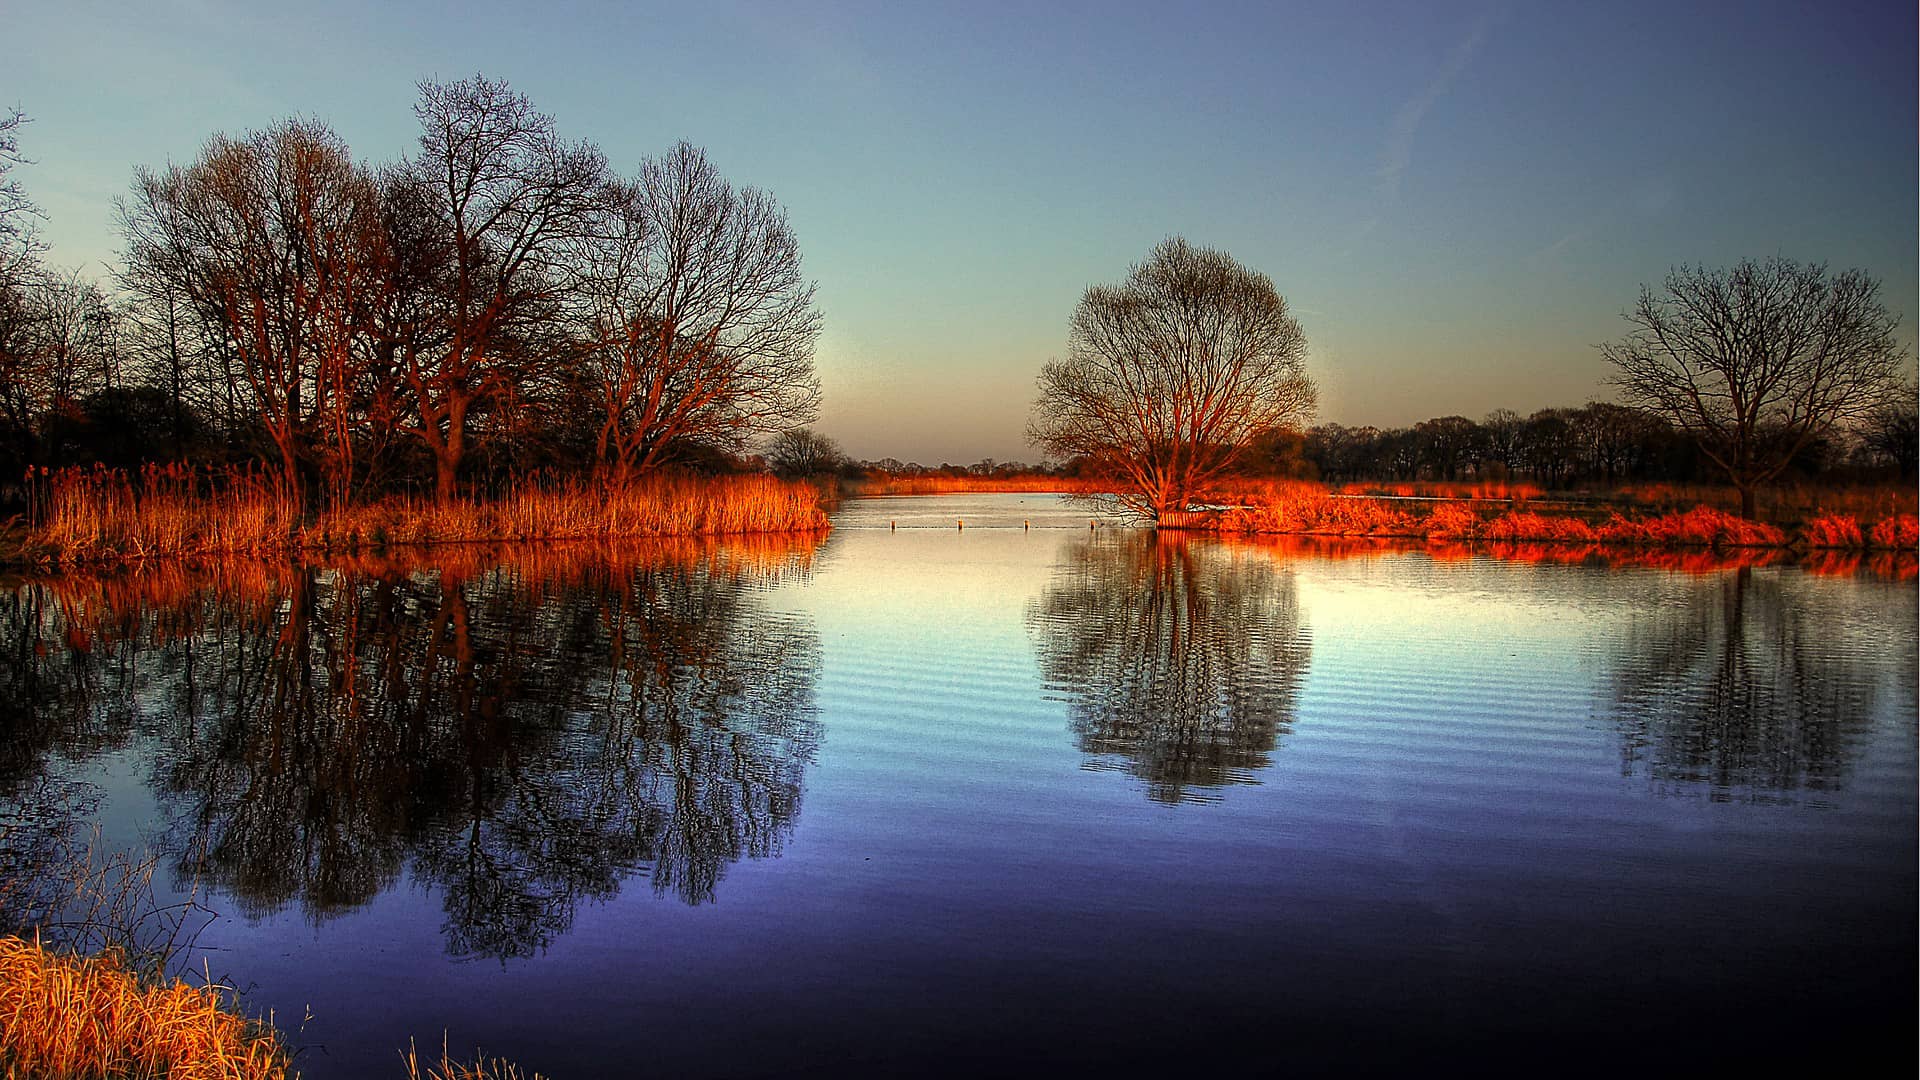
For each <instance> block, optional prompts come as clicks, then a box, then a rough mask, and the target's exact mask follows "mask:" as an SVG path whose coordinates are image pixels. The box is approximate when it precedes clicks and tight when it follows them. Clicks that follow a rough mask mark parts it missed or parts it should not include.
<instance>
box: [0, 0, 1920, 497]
mask: <svg viewBox="0 0 1920 1080" xmlns="http://www.w3.org/2000/svg"><path fill="white" fill-rule="evenodd" d="M7 6H8V8H9V11H8V12H7V13H6V14H5V15H4V16H0V25H4V26H5V27H6V33H7V36H8V38H9V39H11V40H12V41H13V42H15V43H16V44H15V45H14V47H12V48H10V49H8V50H7V52H8V57H7V63H6V66H5V67H4V68H0V106H5V105H17V106H18V107H20V108H21V109H22V110H24V111H25V112H26V113H27V114H28V115H29V116H31V117H32V118H33V122H32V123H31V124H30V125H28V126H27V127H26V128H24V129H23V130H22V131H21V133H20V135H21V143H22V146H21V149H22V152H23V153H24V154H25V155H26V156H27V157H29V158H31V159H33V160H34V162H35V164H34V165H32V166H31V167H26V168H23V169H21V170H19V171H18V175H19V177H20V179H21V180H22V182H23V183H24V184H25V185H26V187H27V190H28V193H29V195H30V196H31V197H32V198H33V199H34V200H35V201H36V202H37V203H38V204H39V205H40V207H41V208H42V209H43V210H44V211H45V212H46V214H47V220H46V221H45V222H44V224H43V235H44V237H45V239H47V240H48V241H49V242H50V244H51V247H52V250H51V253H50V259H51V261H53V262H55V263H58V264H63V265H69V266H82V267H85V268H87V269H89V270H91V271H94V272H97V273H100V274H102V275H104V274H105V273H106V270H107V268H108V267H109V266H110V265H111V264H112V263H113V262H114V261H115V260H116V258H117V252H118V251H119V249H120V246H121V245H120V239H119V236H118V234H117V232H116V231H115V228H114V217H113V202H114V200H115V198H117V197H119V196H121V195H123V194H124V193H125V192H126V191H127V189H128V184H129V181H130V180H131V177H132V172H133V169H134V167H135V166H136V165H141V164H145V165H161V164H164V163H166V162H168V161H178V162H185V161H190V160H192V159H193V158H194V157H195V156H196V155H197V154H198V152H199V150H200V147H201V145H202V144H203V143H204V141H205V140H206V139H207V137H208V136H210V135H212V134H214V133H215V132H224V133H227V134H232V135H238V134H242V133H244V132H247V131H251V130H257V129H260V128H264V127H267V126H269V125H271V124H273V123H275V122H277V121H279V120H282V119H285V118H288V117H292V116H306V117H314V118H318V119H321V120H324V121H326V122H327V123H329V124H330V125H332V127H333V128H334V129H335V130H336V131H337V132H339V133H340V134H341V135H342V136H343V137H344V138H345V139H346V141H347V142H348V144H349V145H350V146H351V147H352V148H353V151H354V153H355V154H356V155H357V156H359V157H361V158H362V159H364V160H367V161H369V162H384V161H390V160H394V159H397V158H399V157H401V156H403V155H406V154H408V153H410V152H412V151H413V150H414V148H415V140H416V139H417V136H418V128H417V125H416V121H415V119H414V117H413V113H412V104H413V101H414V99H415V97H416V95H417V89H416V86H417V84H418V82H419V81H420V80H422V79H447V80H450V79H454V78H460V77H464V76H467V75H471V74H473V73H475V72H482V73H485V74H486V75H488V76H489V77H492V78H501V79H505V80H506V81H507V82H509V83H510V84H511V85H512V86H513V87H514V88H515V89H516V90H519V91H520V92H522V93H524V94H526V95H527V96H528V97H529V98H531V99H532V101H533V102H534V104H535V105H536V106H537V107H538V108H540V109H541V110H542V111H544V112H547V113H550V114H552V115H553V116H554V117H555V119H556V121H557V123H558V125H559V127H560V129H561V131H562V132H563V133H564V134H566V135H568V136H570V137H576V138H586V139H590V140H592V141H594V142H595V143H597V144H598V145H599V146H601V147H602V148H603V149H604V150H605V151H606V153H607V156H608V158H609V160H610V161H611V162H612V163H613V164H614V166H615V167H617V168H620V169H621V170H623V171H626V172H632V171H633V170H634V169H635V168H636V166H637V165H638V163H639V162H640V161H641V160H642V159H644V158H647V157H650V156H655V155H658V154H660V153H662V152H663V151H665V150H666V149H667V148H668V147H670V146H671V145H672V144H673V143H674V142H676V141H678V140H681V139H685V140H687V141H689V142H692V143H694V144H696V145H698V146H701V147H704V148H705V149H706V150H707V152H708V155H709V157H710V159H711V160H712V161H713V162H714V164H715V165H716V167H717V168H719V170H720V171H721V172H722V174H723V175H725V176H726V177H727V178H728V179H730V180H732V181H733V182H734V183H736V184H740V185H750V186H754V187H759V188H762V189H764V190H766V191H768V192H770V193H771V194H772V195H773V196H774V197H775V198H776V199H778V200H779V201H780V202H781V203H782V204H783V205H784V206H785V207H786V209H787V212H788V215H789V220H790V221H791V223H792V225H793V227H794V230H795V232H796V234H797V235H798V238H799V242H800V246H801V251H802V254H803V258H804V261H805V266H806V272H807V274H808V276H809V277H810V278H812V279H813V280H815V281H817V282H818V293H817V300H818V303H819V307H820V309H821V312H822V315H823V317H824V325H825V329H824V332H823V334H822V336H821V339H820V343H819V347H818V350H817V352H816V367H817V370H818V372H819V376H820V380H821V384H822V390H823V392H824V401H823V405H822V411H821V416H820V420H819V423H818V424H817V425H816V426H817V429H818V430H819V431H821V432H822V433H824V434H827V435H829V436H832V437H833V438H835V439H836V440H837V441H839V443H840V444H841V445H842V447H843V448H844V449H845V450H846V451H847V452H848V453H849V454H851V455H852V456H854V457H856V458H869V459H874V458H881V457H889V456H890V457H897V458H900V459H902V460H917V461H920V462H923V463H926V464H936V463H938V462H941V461H952V462H973V461H977V460H979V459H981V458H983V457H991V458H995V459H997V460H1001V461H1008V460H1035V459H1037V457H1038V454H1037V451H1035V450H1033V449H1032V448H1031V447H1029V446H1027V444H1026V442H1025V439H1024V435H1023V432H1024V428H1025V424H1026V418H1027V412H1028V408H1029V406H1030V404H1031V402H1032V399H1033V396H1034V390H1035V378H1036V376H1037V375H1038V373H1039V370H1040V367H1041V365H1042V364H1043V363H1045V362H1046V361H1047V360H1048V359H1050V358H1052V357H1055V356H1058V355H1060V354H1061V353H1062V352H1063V351H1064V348H1065V345H1066V333H1067V320H1068V317H1069V316H1070V314H1071V313H1072V310H1073V307H1074V305H1075V304H1076V303H1077V302H1078V300H1079V298H1080V296H1081V294H1082V292H1083V291H1084V290H1085V289H1086V288H1087V287H1088V286H1089V285H1094V284H1103V283H1113V282H1118V281H1120V280H1121V279H1123V278H1124V277H1125V276H1126V273H1127V271H1128V268H1129V267H1130V266H1131V265H1132V264H1134V263H1136V262H1138V261H1139V260H1140V259H1142V258H1143V257H1144V256H1145V255H1146V254H1147V252H1148V251H1149V249H1151V248H1152V247H1153V246H1154V245H1155V244H1156V243H1158V242H1159V241H1161V240H1163V239H1165V238H1167V237H1169V236H1175V235H1178V236H1184V237H1186V238H1187V239H1188V240H1189V241H1191V242H1193V243H1195V244H1198V245H1203V246H1207V247H1213V248H1218V249H1221V250H1223V251H1226V252H1227V253H1229V254H1231V255H1232V256H1233V257H1234V258H1236V259H1238V260H1239V261H1240V262H1241V263H1243V264H1245V265H1247V266H1249V267H1252V268H1254V269H1256V270H1259V271H1261V272H1263V273H1266V274H1267V275H1269V276H1270V277H1271V278H1272V279H1273V281H1274V283H1275V285H1276V286H1277V287H1278V289H1279V290H1280V292H1281V294H1282V295H1283V296H1285V297H1286V298H1287V301H1288V303H1289V305H1290V307H1291V310H1292V312H1293V314H1294V316H1295V317H1296V318H1297V319H1298V320H1299V321H1300V323H1301V325H1302V326H1303V327H1304V329H1305V331H1306V334H1307V338H1308V341H1309V343H1310V348H1309V360H1308V368H1309V373H1310V375H1312V377H1313V378H1314V379H1315V381H1316V382H1317V383H1318V384H1319V387H1320V391H1321V404H1320V412H1319V419H1320V420H1322V421H1332V422H1338V423H1345V424H1376V425H1381V426H1388V425H1402V424H1410V423H1413V422H1417V421H1419V420H1422V419H1426V418H1428V417H1432V416H1440V415H1447V414H1453V413H1458V414H1463V415H1467V416H1472V417H1479V416H1482V415H1484V414H1485V413H1486V412H1488V411H1489V410H1492V409H1496V408H1511V409H1515V410H1518V411H1520V412H1522V413H1525V412H1531V411H1533V410H1534V409H1538V408H1544V407H1548V406H1556V405H1578V404H1581V403H1583V402H1585V401H1588V400H1592V399H1596V398H1605V397H1606V396H1607V394H1608V388H1607V387H1606V385H1605V378H1606V375H1607V370H1606V366H1605V364H1604V363H1603V362H1602V361H1601V359H1600V355H1599V350H1598V348H1597V345H1598V344H1599V343H1601V342H1604V341H1608V340H1612V339H1615V338H1618V337H1619V336H1621V335H1622V334H1624V333H1625V332H1626V330H1627V329H1628V326H1627V324H1626V323H1625V322H1624V320H1623V319H1622V318H1621V312H1622V311H1623V310H1625V309H1626V308H1627V307H1628V306H1630V305H1631V304H1632V303H1633V300H1634V298H1635V297H1636V296H1637V294H1638V292H1639V288H1640V286H1641V284H1642V283H1648V284H1654V285H1657V284H1658V283H1659V282H1660V280H1661V279H1662V278H1663V277H1664V276H1665V275H1666V273H1667V272H1668V270H1669V269H1670V268H1672V267H1674V266H1676V265H1679V264H1704V265H1709V266H1724V265H1728V264H1731V263H1733V262H1735V261H1737V260H1739V259H1742V258H1747V257H1754V258H1766V257H1771V256H1774V255H1784V256H1787V257H1789V258H1793V259H1797V260H1801V261H1813V262H1824V263H1827V264H1829V265H1830V266H1831V267H1833V268H1834V269H1836V270H1839V269H1845V268H1850V267H1858V268H1860V269H1863V270H1865V271H1867V272H1868V273H1869V274H1871V275H1873V276H1875V277H1876V278H1878V279H1879V280H1880V281H1881V283H1882V287H1883V293H1882V296H1883V299H1884V301H1885V302H1886V303H1887V305H1888V307H1889V308H1890V309H1891V310H1893V311H1894V312H1896V313H1897V314H1899V315H1900V317H1901V323H1902V325H1901V334H1902V338H1903V340H1904V341H1905V342H1907V343H1908V345H1909V348H1911V343H1912V342H1913V340H1914V326H1915V323H1916V318H1915V315H1916V306H1917V303H1916V292H1917V291H1920V282H1917V281H1916V258H1917V256H1916V243H1917V241H1916V236H1917V235H1920V215H1917V214H1916V193H1917V192H1920V181H1917V180H1916V132H1917V130H1920V121H1917V120H1916V105H1915V101H1916V85H1917V84H1920V78H1917V76H1916V60H1915V55H1916V54H1915V41H1916V25H1915V7H1914V4H1913V3H1912V2H1911V0H1903V2H1897V3H1874V2H1867V0H1842V2H1836V3H1829V4H1819V3H1811V2H1809V3H1766V2H1759V0H1754V2H1741V3H1723V4H1713V3H1684V2H1679V3H1676V2H1673V0H1666V2H1657V3H1607V2H1597V0H1586V2H1574V3H1558V2H1539V3H1528V2H1525V0H1510V2H1494V3H1487V2H1467V3H1447V2H1443V0H1435V2H1413V3H1384V2H1383V3H1372V2H1365V0H1356V2H1329V3H1255V4H1225V3H1218V4H1214V3H1204V2H1193V3H1181V4H1173V3H1165V2H1162V3H1150V4H1133V3H1123V2H1120V0H1107V2H1098V3H1084V4H1081V3H1009V4H995V3H987V2H964V3H950V4H915V3H905V2H894V3H876V4H829V3H792V2H786V3H719V2H713V3H701V4H684V3H682V4H672V5H666V4H660V5H655V4H646V3H578V4H574V3H562V2H549V3H539V4H530V3H524V2H523V3H515V4H503V3H493V2H490V0H467V2H463V3H408V4H400V3H393V4H388V3H379V2H361V0H338V2H330V3H326V4H314V3H307V4H301V5H281V4H275V3H268V2H262V0H254V2H250V3H226V2H215V0H198V2H177V0H145V2H128V3H117V4H108V3H93V2H89V0H58V2H48V0H12V2H10V3H9V4H8V5H7Z"/></svg>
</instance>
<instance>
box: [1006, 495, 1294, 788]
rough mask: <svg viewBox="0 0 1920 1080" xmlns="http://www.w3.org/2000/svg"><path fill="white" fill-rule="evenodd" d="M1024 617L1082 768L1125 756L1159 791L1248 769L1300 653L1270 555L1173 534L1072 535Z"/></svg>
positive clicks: (1239, 778) (1288, 718)
mask: <svg viewBox="0 0 1920 1080" xmlns="http://www.w3.org/2000/svg"><path fill="white" fill-rule="evenodd" d="M1027 623H1028V627H1029V630H1030V631H1031V634H1032V636H1033V639H1034V644H1035V647H1036V649H1037V650H1038V652H1039V659H1040V667H1041V671H1042V673H1043V675H1044V677H1045V679H1046V683H1047V687H1048V689H1049V690H1050V691H1052V692H1053V693H1055V694H1056V695H1058V696H1060V697H1061V698H1062V699H1063V700H1065V702H1066V703H1067V706H1068V709H1069V716H1070V720H1069V722H1070V724H1071V727H1072V730H1073V733H1074V735H1075V737H1076V738H1077V739H1078V741H1079V746H1080V749H1081V750H1082V752H1084V753H1086V754H1089V755H1092V760H1091V761H1090V762H1089V766H1090V767H1093V768H1103V767H1116V766H1118V767H1124V768H1125V769H1126V770H1127V771H1128V772H1130V773H1131V774H1132V775H1134V776H1135V777H1138V778H1139V779H1140V780H1142V781H1144V782H1145V784H1146V786H1147V793H1148V795H1149V796H1150V797H1151V798H1153V799H1155V800H1157V801H1161V802H1169V803H1173V802H1183V801H1192V800H1201V799H1209V798H1216V797H1217V793H1215V792H1214V791H1213V789H1216V788H1219V787H1220V786H1222V785H1225V784H1231V783H1249V782H1252V781H1253V773H1254V772H1255V771H1257V770H1259V769H1261V768H1264V767H1265V766H1266V765H1267V764H1268V755H1269V754H1271V753H1272V751H1273V748H1274V745H1275V742H1276V740H1277V739H1278V738H1279V736H1280V735H1282V734H1284V733H1285V732H1286V731H1287V730H1288V729H1289V727H1290V726H1291V725H1292V722H1293V715H1294V707H1295V700H1296V698H1297V696H1298V694H1299V690H1300V687H1301V686H1302V685H1303V684H1304V682H1305V679H1306V671H1307V662H1308V660H1309V657H1310V654H1311V645H1310V639H1309V634H1308V632H1307V629H1306V627H1305V626H1303V625H1302V623H1301V619H1300V611H1299V604H1298V602H1297V600H1296V597H1295V593H1294V583H1293V578H1292V577H1291V575H1290V574H1288V573H1287V572H1285V571H1284V570H1282V569H1280V568H1278V567H1277V566H1276V564H1275V562H1274V561H1273V559H1271V558H1270V557H1268V556H1267V555H1266V554H1264V553H1261V552H1256V551H1246V550H1235V549H1234V548H1233V547H1230V546H1227V545H1221V544H1214V543H1208V542H1205V541H1191V542H1189V541H1185V540H1183V539H1181V538H1179V537H1176V536H1160V537H1156V536H1154V535H1152V534H1138V533H1135V534H1126V533H1121V534H1118V535H1110V536H1109V537H1107V538H1096V539H1089V540H1085V541H1081V542H1078V543H1076V544H1074V545H1073V546H1071V547H1070V548H1068V549H1067V551H1066V553H1065V555H1064V561H1063V565H1062V566H1061V567H1060V568H1059V569H1058V570H1057V571H1056V572H1055V577H1054V580H1053V582H1052V583H1051V584H1050V585H1049V586H1048V587H1047V589H1046V591H1045V593H1044V594H1043V595H1042V596H1041V597H1040V598H1039V599H1038V600H1037V601H1035V603H1034V604H1033V605H1032V606H1031V607H1030V609H1029V610H1028V612H1027Z"/></svg>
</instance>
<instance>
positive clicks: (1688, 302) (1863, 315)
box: [1601, 258, 1906, 517]
mask: <svg viewBox="0 0 1920 1080" xmlns="http://www.w3.org/2000/svg"><path fill="white" fill-rule="evenodd" d="M1879 294H1880V284H1879V282H1877V281H1875V280H1874V279H1872V278H1870V277H1868V276H1867V275H1866V274H1864V273H1863V272H1861V271H1859V270H1847V271H1844V272H1842V273H1839V274H1834V275H1829V274H1828V272H1827V268H1826V267H1825V266H1824V265H1821V264H1817V263H1815V264H1807V265H1801V264H1799V263H1795V262H1792V261H1790V260H1787V259H1783V258H1773V259H1769V260H1766V261H1764V262H1755V261H1753V260H1745V261H1742V262H1740V263H1738V264H1736V265H1734V266H1733V267H1731V268H1729V269H1725V270H1720V269H1711V268H1706V267H1687V266H1682V267H1680V268H1678V269H1676V270H1674V271H1672V272H1671V273H1669V274H1668V275H1667V279H1666V283H1665V286H1664V289H1663V291H1662V292H1660V293H1655V292H1654V291H1653V290H1652V289H1651V288H1649V287H1646V286H1642V287H1641V290H1640V300H1639V302H1638V303H1637V304H1636V305H1634V307H1633V309H1632V310H1630V311H1628V312H1626V313H1625V317H1626V319H1627V321H1628V322H1630V323H1632V324H1633V326H1634V330H1633V331H1632V332H1631V333H1630V334H1628V336H1626V337H1625V338H1623V339H1621V340H1620V341H1617V342H1612V343H1609V344H1606V345H1603V346H1601V350H1602V353H1603V355H1604V356H1605V357H1606V359H1607V362H1608V363H1610V364H1612V365H1613V367H1614V369H1615V374H1614V376H1613V382H1614V384H1615V385H1617V386H1618V387H1620V390H1621V394H1622V396H1623V397H1624V398H1625V400H1626V402H1627V404H1629V405H1634V406H1638V407H1641V408H1645V409H1648V410H1650V411H1652V412H1654V413H1657V414H1659V415H1661V416H1664V417H1666V418H1667V419H1668V420H1670V421H1671V422H1673V423H1674V424H1675V425H1677V426H1679V427H1680V428H1681V429H1683V430H1684V431H1686V432H1687V433H1688V434H1689V435H1691V436H1692V437H1693V439H1694V440H1695V441H1696V442H1697V443H1698V444H1699V446H1700V450H1701V452H1702V453H1704V454H1706V455H1707V457H1708V458H1710V459H1711V460H1712V461H1713V462H1714V463H1715V464H1716V465H1718V466H1719V467H1720V468H1721V469H1722V470H1723V471H1724V472H1725V473H1726V476H1727V478H1728V479H1729V480H1730V481H1731V482H1732V483H1733V485H1734V487H1736V488H1737V489H1739V491H1740V512H1741V513H1742V514H1743V515H1744V516H1746V517H1752V516H1753V514H1754V493H1755V490H1756V489H1757V488H1758V487H1760V486H1761V485H1763V484H1766V483H1767V482H1769V481H1771V480H1772V479H1774V478H1775V477H1777V476H1779V475H1780V474H1781V473H1782V472H1783V471H1785V469H1786V468H1787V467H1788V466H1789V465H1791V464H1792V463H1793V460H1794V458H1795V456H1796V455H1798V454H1799V453H1800V452H1801V451H1803V450H1805V449H1806V448H1807V447H1808V445H1809V444H1811V443H1812V442H1813V441H1814V440H1815V439H1817V438H1819V437H1821V436H1823V435H1826V434H1828V433H1829V432H1831V431H1832V430H1833V429H1834V428H1835V427H1836V426H1837V425H1840V424H1841V423H1843V422H1845V421H1848V420H1853V419H1856V418H1859V417H1861V416H1863V415H1864V414H1865V413H1866V412H1867V411H1869V410H1870V409H1872V407H1873V406H1874V405H1875V404H1876V403H1877V402H1878V401H1879V400H1880V395H1881V394H1882V393H1884V392H1885V389H1886V388H1887V386H1888V385H1889V384H1891V383H1893V382H1895V381H1896V380H1897V379H1898V378H1899V377H1900V375H1901V374H1902V369H1903V366H1904V364H1905V359H1906V358H1905V356H1904V354H1903V353H1902V351H1901V349H1900V346H1899V344H1898V343H1897V342H1896V341H1895V339H1894V336H1893V331H1894V327H1895V326H1897V325H1898V324H1899V317H1898V316H1896V315H1894V314H1893V313H1892V312H1890V311H1888V310H1887V309H1886V307H1885V305H1883V304H1882V303H1881V302H1880V295H1879Z"/></svg>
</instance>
